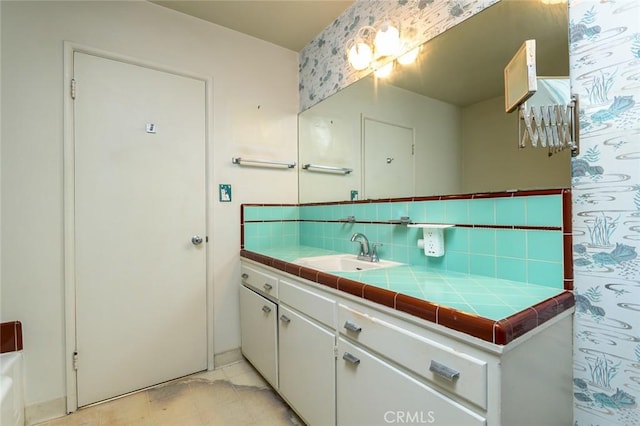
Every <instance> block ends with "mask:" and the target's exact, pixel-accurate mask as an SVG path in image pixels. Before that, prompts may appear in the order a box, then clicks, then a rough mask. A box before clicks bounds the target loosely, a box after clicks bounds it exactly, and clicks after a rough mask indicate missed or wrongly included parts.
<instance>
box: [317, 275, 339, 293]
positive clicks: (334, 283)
mask: <svg viewBox="0 0 640 426" xmlns="http://www.w3.org/2000/svg"><path fill="white" fill-rule="evenodd" d="M316 282H317V283H318V284H322V285H325V286H327V287H331V288H333V289H336V290H337V289H338V277H337V276H335V275H331V274H327V273H326V272H318V278H317V281H316Z"/></svg>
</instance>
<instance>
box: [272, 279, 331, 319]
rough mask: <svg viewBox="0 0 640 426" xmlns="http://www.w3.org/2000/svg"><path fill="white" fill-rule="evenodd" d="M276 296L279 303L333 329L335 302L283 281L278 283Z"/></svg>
mask: <svg viewBox="0 0 640 426" xmlns="http://www.w3.org/2000/svg"><path fill="white" fill-rule="evenodd" d="M278 294H279V297H280V302H281V303H284V304H286V305H288V306H290V307H292V308H294V309H296V310H298V311H300V312H303V313H304V314H305V315H307V316H309V317H311V318H313V319H314V320H316V321H319V322H321V323H322V324H324V325H326V326H327V327H329V328H331V329H335V322H334V321H335V307H336V302H335V300H332V299H329V298H327V297H324V296H323V295H320V294H318V293H316V292H313V291H311V290H307V289H306V288H304V287H302V286H300V285H297V284H294V283H292V282H289V281H285V280H281V281H280V286H279V288H278Z"/></svg>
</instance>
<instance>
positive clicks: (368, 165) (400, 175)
mask: <svg viewBox="0 0 640 426" xmlns="http://www.w3.org/2000/svg"><path fill="white" fill-rule="evenodd" d="M413 139H414V129H413V128H410V127H405V126H402V125H399V124H393V123H388V122H383V121H379V120H375V119H373V118H369V117H363V118H362V151H363V158H364V161H363V165H364V173H363V178H362V188H363V192H364V196H363V197H362V198H365V199H379V198H394V197H410V196H413V193H414V162H413ZM380 176H384V179H380Z"/></svg>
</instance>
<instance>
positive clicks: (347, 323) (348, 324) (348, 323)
mask: <svg viewBox="0 0 640 426" xmlns="http://www.w3.org/2000/svg"><path fill="white" fill-rule="evenodd" d="M344 328H346V329H347V330H349V331H353V332H354V333H360V332H361V331H362V327H360V326H359V325H358V324H356V323H355V322H351V321H349V320H347V321H345V323H344Z"/></svg>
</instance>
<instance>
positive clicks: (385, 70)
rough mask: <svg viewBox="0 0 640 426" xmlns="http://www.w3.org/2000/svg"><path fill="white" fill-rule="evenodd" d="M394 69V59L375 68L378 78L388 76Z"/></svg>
mask: <svg viewBox="0 0 640 426" xmlns="http://www.w3.org/2000/svg"><path fill="white" fill-rule="evenodd" d="M391 71H393V61H392V62H389V63H388V64H386V65H383V66H382V67H380V68H378V69H377V70H375V72H374V74H375V76H376V77H378V78H385V77H388V76H389V75H390V74H391Z"/></svg>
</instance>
